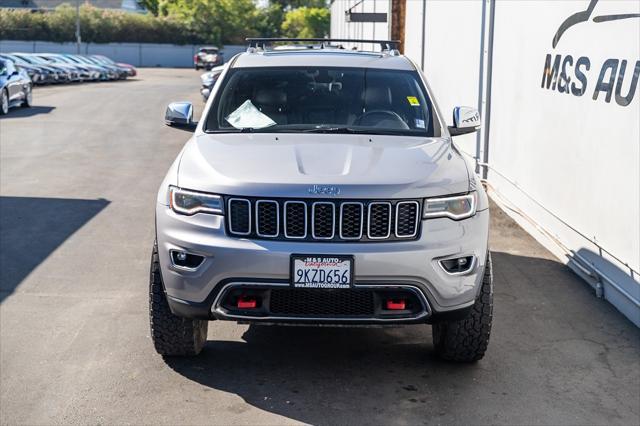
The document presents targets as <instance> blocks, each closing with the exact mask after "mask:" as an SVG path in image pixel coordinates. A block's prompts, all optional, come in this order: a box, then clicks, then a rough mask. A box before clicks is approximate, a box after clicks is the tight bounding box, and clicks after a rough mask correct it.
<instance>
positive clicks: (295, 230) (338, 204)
mask: <svg viewBox="0 0 640 426" xmlns="http://www.w3.org/2000/svg"><path fill="white" fill-rule="evenodd" d="M226 201H227V219H226V220H227V229H228V231H229V234H230V235H233V236H238V237H247V238H253V239H270V240H301V241H331V242H354V241H398V240H411V239H416V238H417V237H418V235H419V233H420V210H421V209H420V202H419V201H416V200H282V199H259V198H237V197H230V198H227V200H226Z"/></svg>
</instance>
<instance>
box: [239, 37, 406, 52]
mask: <svg viewBox="0 0 640 426" xmlns="http://www.w3.org/2000/svg"><path fill="white" fill-rule="evenodd" d="M246 41H247V42H248V43H249V49H252V48H253V49H262V50H266V48H267V47H268V46H270V45H271V44H272V43H279V42H292V43H307V42H308V43H320V48H321V49H323V48H324V47H325V45H326V44H328V43H332V42H334V43H371V44H379V45H380V48H381V49H382V51H383V52H384V51H397V50H398V45H399V44H400V42H399V41H398V40H360V39H348V38H251V37H250V38H247V39H246Z"/></svg>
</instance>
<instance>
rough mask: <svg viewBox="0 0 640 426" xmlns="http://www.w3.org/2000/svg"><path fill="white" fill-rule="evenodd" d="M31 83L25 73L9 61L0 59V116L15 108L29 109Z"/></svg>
mask: <svg viewBox="0 0 640 426" xmlns="http://www.w3.org/2000/svg"><path fill="white" fill-rule="evenodd" d="M32 88H33V83H32V82H31V79H30V78H29V76H28V75H27V73H26V71H24V70H20V69H18V68H16V66H15V64H14V63H13V61H12V60H10V59H0V115H5V114H7V113H8V112H9V108H11V107H16V106H25V107H30V106H31V102H32V96H33V95H32V90H31V89H32Z"/></svg>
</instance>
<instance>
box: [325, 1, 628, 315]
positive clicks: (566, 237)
mask: <svg viewBox="0 0 640 426" xmlns="http://www.w3.org/2000/svg"><path fill="white" fill-rule="evenodd" d="M364 3H366V0H365V2H364ZM590 5H591V8H590ZM579 12H584V13H582V14H578V15H576V14H577V13H579ZM638 13H640V2H636V1H624V0H623V1H602V0H601V1H597V0H596V1H593V0H592V1H587V0H556V1H544V2H543V1H536V2H526V1H509V0H498V1H493V0H483V1H446V2H445V1H432V0H427V1H426V2H423V1H419V0H407V13H406V25H405V40H406V41H405V53H406V54H407V55H408V56H409V57H411V58H412V59H413V60H414V61H416V62H417V63H418V64H419V65H420V66H422V67H423V69H424V71H425V74H426V76H427V78H428V80H429V81H430V84H431V86H432V89H433V90H434V92H435V96H436V98H437V101H438V103H439V105H440V107H441V109H442V111H443V112H444V114H445V116H446V117H447V118H448V117H450V115H449V114H450V111H451V109H452V108H453V106H455V105H469V106H475V107H478V108H479V109H480V111H481V115H482V117H483V121H484V128H483V129H482V130H481V131H480V132H479V133H478V134H477V135H473V136H469V135H468V136H464V137H459V138H456V140H455V142H456V143H457V144H459V145H460V147H461V148H462V149H463V151H464V152H466V153H468V154H469V155H471V156H474V157H476V158H477V159H478V162H479V163H480V165H481V167H480V168H479V172H481V173H482V172H483V171H486V176H487V182H488V185H489V188H490V193H491V194H492V197H493V198H494V200H496V201H497V202H498V204H500V205H501V206H502V207H503V208H504V209H505V211H506V212H507V213H508V214H510V215H511V216H513V218H514V219H516V221H518V222H519V223H520V224H521V225H522V226H523V227H524V228H525V229H527V230H528V231H529V232H530V233H531V234H532V235H533V236H534V237H536V238H537V239H538V240H539V241H540V242H541V243H543V244H544V245H545V246H546V247H547V248H549V249H550V250H551V251H552V252H553V253H554V254H556V256H557V257H558V258H559V259H560V260H561V261H563V262H565V263H567V265H568V266H569V267H570V268H571V269H573V270H574V271H575V272H576V273H578V274H579V275H580V276H582V277H583V278H584V279H585V280H586V281H587V282H588V283H589V284H591V285H592V286H593V287H594V288H595V289H596V294H598V295H602V296H604V297H605V298H606V299H607V300H609V301H610V302H612V303H613V304H614V305H615V306H616V307H617V308H618V309H619V310H620V311H621V312H623V313H624V314H625V315H626V316H627V317H628V318H629V319H630V320H631V321H633V322H634V323H635V324H636V325H638V326H640V278H639V273H638V271H640V118H639V117H640V82H638V78H639V76H638V75H639V74H640V37H639V36H638V35H639V34H640V18H638V17H637V15H636V14H638ZM612 15H631V16H633V15H636V17H629V18H626V19H612V18H611V16H612ZM572 16H573V17H572ZM580 17H583V19H576V18H580ZM333 19H335V18H333ZM567 19H568V21H567V22H568V24H571V23H572V22H575V21H582V20H583V21H584V22H577V23H575V24H573V25H565V26H563V25H562V24H563V22H565V21H566V20H567ZM565 27H566V31H564V32H563V33H562V34H561V36H560V37H559V38H558V37H556V42H555V43H554V36H555V35H556V33H557V32H558V30H559V29H560V28H565ZM336 28H338V30H337V31H336V32H334V27H333V26H332V36H334V37H336V36H342V35H346V34H345V33H342V32H340V31H342V27H336ZM423 31H424V37H422V34H423ZM547 58H548V59H549V61H550V62H549V64H548V65H546V61H547ZM556 58H558V61H559V62H558V67H557V73H556V75H555V76H554V74H553V72H554V61H555V60H556ZM623 64H624V67H625V70H624V73H622V67H623ZM636 64H637V65H638V67H636ZM563 69H564V71H563ZM547 78H549V79H548V80H547ZM632 82H633V86H632ZM547 84H548V85H549V87H548V88H547ZM565 87H568V89H565ZM616 92H617V93H618V96H617V97H616ZM449 124H451V123H449ZM485 148H486V151H485ZM483 163H488V165H487V166H482V164H483ZM483 169H485V170H483ZM550 284H551V285H552V283H550Z"/></svg>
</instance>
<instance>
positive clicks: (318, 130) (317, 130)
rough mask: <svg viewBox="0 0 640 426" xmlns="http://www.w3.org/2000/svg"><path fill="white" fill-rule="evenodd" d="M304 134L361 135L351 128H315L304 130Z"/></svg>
mask: <svg viewBox="0 0 640 426" xmlns="http://www.w3.org/2000/svg"><path fill="white" fill-rule="evenodd" d="M303 132H304V133H362V131H360V130H356V129H352V128H351V127H315V128H313V129H305V130H303Z"/></svg>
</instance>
